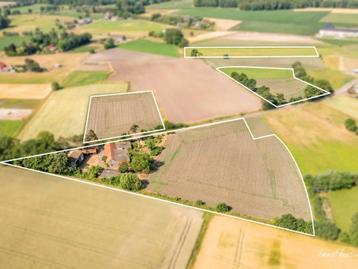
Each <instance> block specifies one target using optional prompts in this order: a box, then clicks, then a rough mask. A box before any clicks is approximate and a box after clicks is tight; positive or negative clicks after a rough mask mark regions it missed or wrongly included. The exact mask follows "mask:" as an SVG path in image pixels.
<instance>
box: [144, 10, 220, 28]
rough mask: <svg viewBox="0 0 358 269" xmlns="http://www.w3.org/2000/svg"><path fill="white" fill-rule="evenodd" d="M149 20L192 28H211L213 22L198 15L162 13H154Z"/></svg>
mask: <svg viewBox="0 0 358 269" xmlns="http://www.w3.org/2000/svg"><path fill="white" fill-rule="evenodd" d="M150 20H151V21H155V22H159V23H164V24H169V25H175V26H180V27H184V28H193V29H205V30H206V29H211V28H213V27H214V25H215V23H214V22H212V21H210V20H207V19H204V18H202V17H199V16H195V17H193V16H179V15H162V14H160V13H154V14H152V16H151V17H150Z"/></svg>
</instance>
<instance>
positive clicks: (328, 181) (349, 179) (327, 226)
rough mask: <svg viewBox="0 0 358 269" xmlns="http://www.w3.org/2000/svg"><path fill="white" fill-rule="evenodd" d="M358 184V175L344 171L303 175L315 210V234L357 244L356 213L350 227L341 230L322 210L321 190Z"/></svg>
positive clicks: (339, 188)
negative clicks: (346, 229) (347, 229)
mask: <svg viewBox="0 0 358 269" xmlns="http://www.w3.org/2000/svg"><path fill="white" fill-rule="evenodd" d="M357 184H358V175H357V174H351V173H345V172H331V173H329V174H324V175H319V176H311V175H307V176H306V177H305V185H306V187H307V191H308V194H309V196H310V201H311V204H312V206H313V209H314V212H315V219H316V221H315V228H316V235H317V236H320V237H322V238H324V239H329V240H337V239H339V240H340V241H343V242H346V243H350V244H355V245H358V213H357V214H355V215H354V216H353V219H352V225H351V229H350V230H349V231H348V232H343V231H341V230H340V229H339V228H338V227H337V226H336V225H335V224H334V223H333V222H332V221H331V220H330V219H328V218H327V216H326V213H325V211H324V210H323V202H322V198H321V196H320V193H321V192H329V191H336V190H341V189H350V188H352V187H354V186H356V185H357Z"/></svg>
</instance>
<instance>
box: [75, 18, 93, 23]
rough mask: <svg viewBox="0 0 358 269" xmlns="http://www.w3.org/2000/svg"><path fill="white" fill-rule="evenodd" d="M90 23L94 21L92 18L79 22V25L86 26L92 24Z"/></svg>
mask: <svg viewBox="0 0 358 269" xmlns="http://www.w3.org/2000/svg"><path fill="white" fill-rule="evenodd" d="M90 23H92V19H91V18H90V17H87V18H83V19H78V20H77V24H78V25H84V24H90Z"/></svg>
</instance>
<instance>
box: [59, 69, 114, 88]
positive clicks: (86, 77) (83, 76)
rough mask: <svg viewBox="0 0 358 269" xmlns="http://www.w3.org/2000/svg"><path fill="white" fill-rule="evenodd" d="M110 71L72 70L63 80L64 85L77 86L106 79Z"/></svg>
mask: <svg viewBox="0 0 358 269" xmlns="http://www.w3.org/2000/svg"><path fill="white" fill-rule="evenodd" d="M109 75H110V72H106V71H72V72H71V73H70V74H69V75H68V76H67V77H66V78H65V79H64V81H63V82H62V86H63V87H76V86H84V85H89V84H95V83H99V82H103V81H105V80H106V79H107V78H108V76H109Z"/></svg>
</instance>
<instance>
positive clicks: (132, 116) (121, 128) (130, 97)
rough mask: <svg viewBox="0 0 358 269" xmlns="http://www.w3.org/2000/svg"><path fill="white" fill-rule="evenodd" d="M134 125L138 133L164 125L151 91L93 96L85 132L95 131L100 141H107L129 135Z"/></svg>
mask: <svg viewBox="0 0 358 269" xmlns="http://www.w3.org/2000/svg"><path fill="white" fill-rule="evenodd" d="M133 125H137V126H138V128H137V129H138V131H136V132H143V131H144V130H145V131H149V130H153V129H154V128H156V127H157V126H161V125H162V123H161V118H160V115H159V112H158V110H157V107H156V104H155V100H154V96H153V94H152V93H151V92H143V93H134V94H133V93H130V94H128V93H125V94H118V95H108V96H98V97H96V96H93V97H91V102H90V108H89V114H88V119H87V129H86V133H88V132H89V130H93V131H94V132H95V134H96V135H97V137H98V139H106V138H111V137H116V136H121V135H123V134H128V133H129V131H130V128H131V127H132V126H133ZM162 128H164V126H163V127H162Z"/></svg>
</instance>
